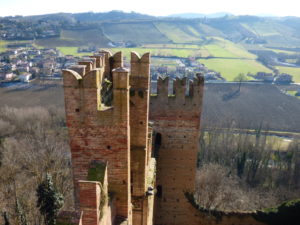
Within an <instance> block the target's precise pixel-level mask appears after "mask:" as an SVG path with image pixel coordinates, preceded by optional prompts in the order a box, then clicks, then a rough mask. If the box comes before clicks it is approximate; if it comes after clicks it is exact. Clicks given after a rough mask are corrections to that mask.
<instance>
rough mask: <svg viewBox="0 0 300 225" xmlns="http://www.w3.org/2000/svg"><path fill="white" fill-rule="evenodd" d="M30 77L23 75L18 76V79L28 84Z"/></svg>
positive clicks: (30, 75) (28, 74)
mask: <svg viewBox="0 0 300 225" xmlns="http://www.w3.org/2000/svg"><path fill="white" fill-rule="evenodd" d="M31 77H32V74H31V73H24V74H21V75H19V78H20V80H21V81H22V82H29V81H30V79H31Z"/></svg>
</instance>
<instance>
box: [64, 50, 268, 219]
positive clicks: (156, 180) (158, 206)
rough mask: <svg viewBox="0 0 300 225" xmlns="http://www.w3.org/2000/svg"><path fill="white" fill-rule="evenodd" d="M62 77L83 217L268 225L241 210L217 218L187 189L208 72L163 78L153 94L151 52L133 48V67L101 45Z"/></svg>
mask: <svg viewBox="0 0 300 225" xmlns="http://www.w3.org/2000/svg"><path fill="white" fill-rule="evenodd" d="M63 79H64V94H65V108H66V121H67V126H68V128H69V136H70V147H71V153H72V154H71V155H72V167H73V178H74V187H75V193H74V194H75V203H76V210H75V212H76V215H81V217H79V216H77V218H79V219H80V220H79V222H78V223H77V224H79V225H114V224H127V225H153V224H155V225H183V224H189V225H198V224H203V225H208V224H210V225H216V224H221V225H229V224H230V225H239V224H253V225H263V224H262V223H260V222H257V221H256V220H255V219H254V218H253V217H251V216H250V215H248V214H242V213H241V214H239V213H237V214H230V215H229V214H228V215H224V216H222V220H218V219H215V218H213V217H211V215H207V214H206V213H203V212H201V211H199V210H197V209H196V208H195V206H194V205H193V204H191V201H190V199H189V198H188V197H187V196H186V195H185V192H186V191H188V192H190V193H193V192H194V191H195V186H196V185H195V176H196V161H197V153H198V149H199V141H198V140H199V135H200V116H201V110H202V99H203V88H204V79H203V76H202V75H201V74H197V75H196V76H195V78H194V79H192V80H190V79H188V78H187V77H184V78H182V79H180V78H176V79H174V80H170V78H169V77H165V78H161V77H159V78H158V81H157V95H155V96H151V99H150V93H149V87H150V54H149V53H146V54H144V55H143V56H142V57H140V56H139V55H138V54H137V53H135V52H132V53H131V70H128V69H126V68H124V67H123V57H122V53H121V52H118V53H116V54H114V55H113V56H112V55H111V53H110V52H108V51H101V52H99V53H97V54H95V55H94V56H91V57H90V58H88V59H84V60H82V61H80V62H79V65H76V66H72V67H71V68H70V69H67V70H63ZM110 91H112V94H113V98H112V102H111V103H112V104H111V105H109V106H108V105H104V103H105V102H102V96H101V95H102V94H107V93H106V92H109V94H110V93H111V92H110ZM170 92H172V93H170ZM150 120H151V122H150ZM156 165H157V167H156ZM104 167H105V169H103V168H104ZM155 189H156V190H155ZM108 195H110V197H109V198H108ZM154 206H155V207H154ZM68 215H72V214H68ZM77 221H78V219H77Z"/></svg>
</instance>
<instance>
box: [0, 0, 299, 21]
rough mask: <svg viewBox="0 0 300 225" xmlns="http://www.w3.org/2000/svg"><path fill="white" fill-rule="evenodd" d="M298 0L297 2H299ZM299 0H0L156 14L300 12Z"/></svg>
mask: <svg viewBox="0 0 300 225" xmlns="http://www.w3.org/2000/svg"><path fill="white" fill-rule="evenodd" d="M297 2H298V4H297ZM299 5H300V1H299V0H284V1H282V0H223V1H222V0H206V1H201V0H198V1H196V0H183V1H179V0H177V1H176V0H150V1H148V3H146V1H145V0H144V1H142V0H139V1H138V0H81V1H78V0H73V1H69V0H47V1H45V0H0V16H8V15H38V14H45V13H55V12H74V13H75V12H87V11H93V12H105V11H110V10H123V11H126V12H130V11H135V12H140V13H145V14H150V15H155V16H166V15H170V14H175V13H186V12H194V13H215V12H230V13H233V14H236V15H245V14H248V15H257V14H272V15H277V16H299V17H300V10H299Z"/></svg>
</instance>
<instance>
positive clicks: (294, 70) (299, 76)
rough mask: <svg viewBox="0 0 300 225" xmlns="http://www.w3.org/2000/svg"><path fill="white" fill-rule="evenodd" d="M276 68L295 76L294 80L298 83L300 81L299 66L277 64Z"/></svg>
mask: <svg viewBox="0 0 300 225" xmlns="http://www.w3.org/2000/svg"><path fill="white" fill-rule="evenodd" d="M276 69H278V70H279V72H280V73H287V74H290V75H292V76H293V81H294V82H296V83H299V82H300V68H299V67H298V68H297V67H287V66H276Z"/></svg>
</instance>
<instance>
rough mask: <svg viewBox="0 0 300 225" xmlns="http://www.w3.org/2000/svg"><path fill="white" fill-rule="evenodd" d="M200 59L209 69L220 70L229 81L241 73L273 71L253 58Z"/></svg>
mask: <svg viewBox="0 0 300 225" xmlns="http://www.w3.org/2000/svg"><path fill="white" fill-rule="evenodd" d="M199 61H200V63H203V64H205V66H206V67H208V68H209V69H212V70H214V71H217V72H220V73H221V75H222V76H223V77H224V78H225V79H226V80H227V81H233V79H234V78H235V77H236V76H237V75H238V74H239V73H244V74H247V73H248V72H250V73H257V72H272V71H271V70H270V69H268V68H267V67H265V66H263V65H262V64H260V63H259V62H257V61H255V60H251V59H247V60H242V59H201V60H199Z"/></svg>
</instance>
